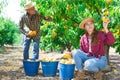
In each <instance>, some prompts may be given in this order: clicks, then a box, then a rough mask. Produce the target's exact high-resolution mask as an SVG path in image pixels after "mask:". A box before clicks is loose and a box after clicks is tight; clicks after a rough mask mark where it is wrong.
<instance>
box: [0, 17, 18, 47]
mask: <svg viewBox="0 0 120 80" xmlns="http://www.w3.org/2000/svg"><path fill="white" fill-rule="evenodd" d="M17 32H18V30H17V25H16V24H14V22H12V21H10V20H9V19H4V18H3V17H0V46H4V44H13V43H14V42H15V34H16V33H17Z"/></svg>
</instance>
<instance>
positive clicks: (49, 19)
mask: <svg viewBox="0 0 120 80" xmlns="http://www.w3.org/2000/svg"><path fill="white" fill-rule="evenodd" d="M44 19H45V20H47V21H52V18H51V17H48V16H45V18H44Z"/></svg>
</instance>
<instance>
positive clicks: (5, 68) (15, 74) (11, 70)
mask: <svg viewBox="0 0 120 80" xmlns="http://www.w3.org/2000/svg"><path fill="white" fill-rule="evenodd" d="M5 50H6V52H3V53H0V80H59V72H57V75H56V76H54V77H44V76H43V74H42V70H41V68H39V73H38V75H36V76H34V77H30V76H26V75H25V74H24V70H23V69H19V65H20V64H21V63H22V55H23V54H22V53H23V47H22V46H6V47H5ZM30 50H31V51H30V53H32V47H31V49H30ZM31 55H32V54H31ZM45 56H49V57H51V56H54V57H55V58H59V57H61V54H60V53H55V52H53V53H43V52H42V53H41V54H40V58H42V57H45ZM110 62H111V64H112V67H113V68H114V69H113V70H112V71H111V72H109V76H108V77H109V80H120V55H118V54H117V53H115V50H114V49H113V48H110Z"/></svg>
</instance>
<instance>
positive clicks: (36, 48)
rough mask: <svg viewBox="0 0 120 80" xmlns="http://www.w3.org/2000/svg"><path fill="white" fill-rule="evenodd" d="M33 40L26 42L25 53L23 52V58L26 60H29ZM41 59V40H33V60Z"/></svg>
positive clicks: (26, 39)
mask: <svg viewBox="0 0 120 80" xmlns="http://www.w3.org/2000/svg"><path fill="white" fill-rule="evenodd" d="M31 40H32V39H31V38H25V40H24V52H23V57H24V60H27V59H29V48H30V43H31ZM38 58H39V39H37V40H33V57H32V59H33V60H35V59H38Z"/></svg>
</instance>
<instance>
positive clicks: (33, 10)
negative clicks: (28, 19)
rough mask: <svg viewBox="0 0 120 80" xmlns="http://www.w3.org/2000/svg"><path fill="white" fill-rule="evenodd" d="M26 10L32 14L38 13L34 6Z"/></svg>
mask: <svg viewBox="0 0 120 80" xmlns="http://www.w3.org/2000/svg"><path fill="white" fill-rule="evenodd" d="M26 11H27V13H28V14H30V15H34V14H35V13H36V10H35V8H34V7H32V8H30V9H27V10H26Z"/></svg>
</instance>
